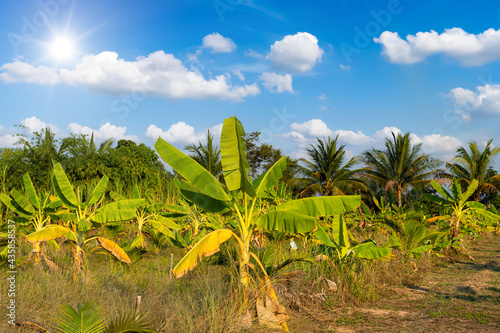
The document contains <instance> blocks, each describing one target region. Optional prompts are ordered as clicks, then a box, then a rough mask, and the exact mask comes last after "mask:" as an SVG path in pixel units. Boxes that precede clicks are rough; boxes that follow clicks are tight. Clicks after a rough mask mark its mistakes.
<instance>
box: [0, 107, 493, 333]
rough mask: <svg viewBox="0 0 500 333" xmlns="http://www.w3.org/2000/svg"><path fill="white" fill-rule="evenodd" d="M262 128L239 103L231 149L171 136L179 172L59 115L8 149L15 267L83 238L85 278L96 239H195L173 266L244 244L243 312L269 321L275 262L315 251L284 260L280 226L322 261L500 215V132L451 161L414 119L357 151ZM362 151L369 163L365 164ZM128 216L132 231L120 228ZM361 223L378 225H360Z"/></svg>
mask: <svg viewBox="0 0 500 333" xmlns="http://www.w3.org/2000/svg"><path fill="white" fill-rule="evenodd" d="M258 136H259V133H251V134H249V135H246V134H245V132H244V129H243V126H242V124H241V123H240V122H239V121H238V119H236V118H235V117H232V118H228V119H226V120H225V121H224V124H223V129H222V134H221V141H220V149H219V147H218V146H217V145H216V144H215V143H214V139H213V137H212V136H211V135H210V133H208V135H207V141H206V143H205V144H202V143H199V144H197V145H191V146H188V147H186V150H187V151H188V152H189V153H190V156H188V155H186V154H184V153H183V152H181V151H180V150H178V149H177V148H175V147H174V146H172V145H171V144H169V143H168V142H166V141H164V140H163V139H161V138H160V139H158V141H157V142H156V144H155V150H156V153H157V154H158V155H159V156H160V157H161V158H162V159H163V160H164V161H165V162H166V164H168V165H169V166H170V167H171V168H172V169H173V170H174V174H173V175H172V174H170V173H169V172H166V171H165V169H164V167H163V164H162V163H161V162H160V161H159V160H158V158H157V155H156V153H155V151H153V150H151V149H149V148H148V147H146V146H144V145H142V144H141V145H136V144H135V143H133V142H131V141H124V140H122V141H119V142H118V145H117V147H116V148H111V147H110V145H111V142H109V141H108V142H105V143H104V144H102V145H101V146H100V148H99V149H97V147H96V146H95V144H94V140H93V137H91V138H90V139H89V138H88V137H85V136H81V137H76V136H73V137H71V138H66V139H64V140H63V141H62V142H61V144H59V143H58V142H57V141H56V140H55V139H54V136H53V134H52V133H51V132H50V130H48V129H46V130H44V131H43V132H42V133H35V135H34V139H32V140H31V141H29V140H28V139H27V138H23V137H21V139H20V143H21V144H22V145H23V148H21V149H17V150H4V151H3V156H2V160H1V166H2V175H1V176H2V178H1V181H2V186H3V188H2V193H1V194H0V199H1V202H2V210H1V213H2V224H1V229H0V236H1V237H2V238H1V243H0V246H1V247H0V259H1V263H2V265H3V266H5V267H6V269H8V268H9V267H10V268H12V267H16V266H14V265H17V266H19V265H35V266H39V265H46V266H48V267H51V268H54V267H55V266H56V264H55V263H54V261H53V258H50V257H49V256H48V255H47V249H49V248H50V249H51V251H57V250H58V249H59V248H60V247H71V253H72V256H73V263H72V265H71V267H66V269H67V270H70V271H71V272H72V274H73V276H74V278H75V279H78V278H79V277H81V276H85V275H86V274H87V273H88V267H89V261H91V260H92V255H94V254H95V253H104V252H106V253H108V254H109V255H110V256H112V257H113V258H115V259H116V260H118V261H120V262H121V263H123V264H124V265H127V264H131V262H132V259H131V257H130V256H129V255H130V253H131V252H137V251H139V252H140V253H147V251H148V248H150V247H151V246H152V245H154V246H163V247H165V246H166V247H178V248H182V249H185V251H186V252H185V255H184V257H183V258H182V259H180V260H178V261H177V262H176V263H175V267H174V268H173V270H172V274H173V275H174V276H175V277H177V278H179V277H181V276H183V275H185V274H187V273H188V272H189V271H191V270H192V269H193V268H194V267H195V266H196V265H197V264H198V263H199V262H200V261H201V260H202V258H203V257H209V256H212V255H213V254H215V253H217V252H219V251H220V249H221V247H222V246H230V247H231V248H233V249H234V252H235V253H236V257H237V260H236V261H237V262H236V267H237V270H238V281H239V282H240V284H241V286H242V289H243V295H244V299H245V301H244V308H245V309H246V312H244V315H243V319H242V321H244V319H245V318H246V319H247V321H249V322H251V317H252V315H251V314H252V313H255V311H254V309H255V308H256V315H257V317H258V318H259V322H260V323H261V324H263V325H266V326H269V327H273V328H281V329H283V330H285V331H286V330H288V326H287V323H286V322H287V319H288V315H287V313H286V310H285V308H284V307H283V306H282V305H281V304H280V302H279V300H278V297H277V294H276V292H275V288H274V287H273V278H274V273H275V271H276V267H279V268H280V269H282V268H284V267H286V266H287V265H290V264H292V263H293V262H295V261H298V260H305V259H304V258H301V259H296V260H293V259H292V258H289V259H288V260H281V259H280V258H278V257H276V258H274V261H273V259H271V262H270V261H269V258H268V256H269V254H268V253H267V254H266V252H265V248H266V240H268V239H286V240H287V241H290V239H293V241H292V242H291V243H290V244H291V246H292V249H293V248H296V246H297V244H296V243H295V241H296V242H297V243H299V246H301V245H304V246H305V244H307V246H309V247H311V249H312V257H311V258H309V259H307V260H309V261H310V262H311V263H312V264H314V263H315V262H318V261H328V262H331V263H332V264H335V263H338V262H339V261H342V260H347V258H350V260H351V259H353V258H354V259H356V260H376V259H378V258H386V259H391V257H393V256H394V253H395V252H398V253H403V254H404V255H405V256H408V257H418V256H420V255H421V254H422V253H427V252H435V253H437V252H439V251H441V250H442V249H444V248H447V249H450V248H451V249H455V250H456V251H466V249H465V248H464V247H463V245H462V242H461V241H462V238H463V237H464V236H467V235H472V236H477V235H480V234H481V233H483V232H491V231H494V230H496V229H497V228H498V222H499V221H500V216H499V215H498V211H497V207H498V205H499V204H500V196H499V193H500V176H499V175H498V174H497V173H496V172H495V171H494V169H493V158H494V156H495V155H496V154H498V153H499V152H500V148H493V147H492V142H491V141H490V142H488V144H487V145H486V147H485V148H484V149H483V150H480V149H479V148H478V147H477V144H476V143H470V144H469V147H468V150H467V149H466V148H465V147H461V148H460V149H458V150H457V154H456V157H455V159H454V160H453V161H452V162H448V163H446V169H440V166H441V164H442V163H441V162H440V161H438V160H436V159H434V158H432V157H431V156H429V155H427V154H425V153H423V152H422V151H421V145H412V144H411V142H410V135H409V133H408V134H406V135H401V134H398V135H394V134H393V136H392V138H389V139H387V140H386V144H385V149H384V150H377V149H371V150H368V151H366V152H364V153H363V154H362V156H360V157H353V158H351V159H350V160H349V161H345V150H344V146H340V145H338V142H337V140H338V138H335V139H331V138H326V139H318V142H317V144H315V145H311V146H310V148H309V149H308V150H307V152H308V155H309V159H301V160H299V161H293V160H291V159H290V158H288V157H286V156H282V153H281V151H280V150H278V149H275V148H273V147H272V146H270V145H267V144H260V145H259V143H258ZM360 162H364V167H362V168H358V169H355V168H354V167H355V165H356V164H358V163H360ZM25 167H26V168H27V169H28V170H27V172H24V171H26V170H24V169H23V168H25ZM8 220H12V221H15V223H16V226H17V229H16V243H17V245H18V246H21V244H25V245H26V244H29V246H30V252H29V254H28V255H27V257H26V258H23V260H20V258H16V257H15V256H13V255H12V253H11V252H10V251H9V250H10V249H12V248H13V246H11V245H12V244H11V242H9V238H8ZM125 226H126V227H127V228H128V230H129V234H128V236H127V237H113V236H112V233H110V232H109V230H111V229H116V228H122V227H125ZM354 229H361V230H366V231H367V230H370V231H369V232H368V231H367V232H365V233H364V235H365V236H366V237H364V238H359V237H355V236H354V232H353V230H354ZM375 239H377V241H375ZM54 253H56V254H57V252H54ZM265 256H267V257H266V258H265ZM249 295H254V296H255V295H256V296H255V297H250V296H249ZM83 308H84V307H79V308H78V309H77V310H73V309H72V308H69V309H66V310H68V311H70V312H71V311H74V313H78V311H83V310H82V309H83ZM77 317H78V316H77ZM61 318H62V317H61ZM61 318H60V320H59V326H58V327H59V328H60V329H61V327H63V326H64V325H65V320H64V318H62V319H61ZM66 318H69V317H66ZM101 324H102V323H101Z"/></svg>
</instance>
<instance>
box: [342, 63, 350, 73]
mask: <svg viewBox="0 0 500 333" xmlns="http://www.w3.org/2000/svg"><path fill="white" fill-rule="evenodd" d="M340 69H341V70H343V71H349V70H351V66H349V65H342V64H340Z"/></svg>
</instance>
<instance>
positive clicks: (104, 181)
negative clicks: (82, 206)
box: [86, 176, 109, 206]
mask: <svg viewBox="0 0 500 333" xmlns="http://www.w3.org/2000/svg"><path fill="white" fill-rule="evenodd" d="M108 181H109V178H108V176H104V177H102V178H101V180H100V181H99V183H98V184H97V185H96V187H95V188H94V190H93V191H92V194H91V195H90V197H89V199H88V200H87V202H86V206H91V205H93V204H95V203H96V202H97V201H99V199H100V198H101V197H102V195H103V194H104V191H106V187H107V186H108Z"/></svg>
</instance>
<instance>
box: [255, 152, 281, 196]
mask: <svg viewBox="0 0 500 333" xmlns="http://www.w3.org/2000/svg"><path fill="white" fill-rule="evenodd" d="M285 169H286V157H285V156H283V157H282V158H280V159H279V160H278V162H276V163H275V164H274V165H273V166H272V167H271V168H270V169H269V170H267V172H266V173H263V174H262V175H260V177H258V178H257V179H255V180H254V181H253V186H254V188H255V193H256V195H257V197H259V198H271V196H270V195H269V191H270V190H272V188H273V187H274V186H276V185H278V180H279V179H280V178H281V177H283V171H284V170H285Z"/></svg>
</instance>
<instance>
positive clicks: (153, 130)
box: [146, 121, 222, 144]
mask: <svg viewBox="0 0 500 333" xmlns="http://www.w3.org/2000/svg"><path fill="white" fill-rule="evenodd" d="M209 130H210V134H212V135H214V137H215V138H216V141H218V140H217V138H220V133H221V132H222V124H219V125H215V126H212V127H210V128H209ZM206 136H207V132H206V130H203V131H198V132H197V131H195V129H194V127H193V126H191V125H188V124H186V123H185V122H183V121H180V122H178V123H176V124H172V125H171V126H170V127H169V129H167V130H166V131H164V130H163V129H161V128H159V127H158V126H156V125H154V124H151V125H149V127H148V128H147V129H146V137H148V138H151V139H153V140H156V139H158V138H159V137H161V138H162V139H164V140H165V141H167V142H169V143H172V144H193V143H194V144H196V143H198V142H199V141H201V142H205V141H206Z"/></svg>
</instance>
